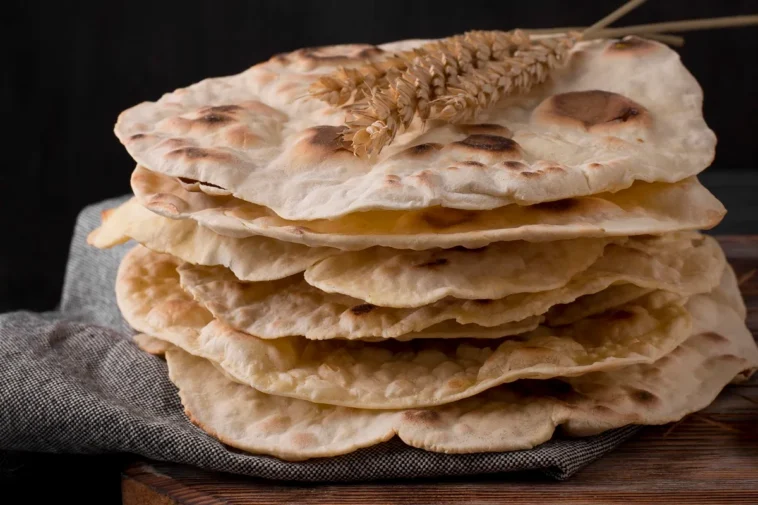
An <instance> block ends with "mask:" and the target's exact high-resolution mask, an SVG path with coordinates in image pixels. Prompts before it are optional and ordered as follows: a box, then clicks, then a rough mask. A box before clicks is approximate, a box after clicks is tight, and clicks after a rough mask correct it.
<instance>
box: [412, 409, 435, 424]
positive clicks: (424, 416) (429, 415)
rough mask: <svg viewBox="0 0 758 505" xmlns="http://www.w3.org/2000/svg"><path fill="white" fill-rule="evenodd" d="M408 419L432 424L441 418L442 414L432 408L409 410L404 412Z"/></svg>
mask: <svg viewBox="0 0 758 505" xmlns="http://www.w3.org/2000/svg"><path fill="white" fill-rule="evenodd" d="M403 417H404V418H405V419H406V421H410V422H417V423H421V424H431V423H435V422H437V421H438V420H439V418H440V415H439V414H438V413H437V412H435V411H434V410H431V409H425V410H407V411H405V412H404V413H403Z"/></svg>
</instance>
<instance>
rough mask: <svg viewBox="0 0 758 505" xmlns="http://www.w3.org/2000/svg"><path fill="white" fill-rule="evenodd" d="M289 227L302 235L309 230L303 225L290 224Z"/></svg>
mask: <svg viewBox="0 0 758 505" xmlns="http://www.w3.org/2000/svg"><path fill="white" fill-rule="evenodd" d="M289 229H290V230H292V231H293V232H295V233H297V234H298V235H304V234H305V233H306V232H309V231H311V229H310V228H307V227H305V226H290V227H289Z"/></svg>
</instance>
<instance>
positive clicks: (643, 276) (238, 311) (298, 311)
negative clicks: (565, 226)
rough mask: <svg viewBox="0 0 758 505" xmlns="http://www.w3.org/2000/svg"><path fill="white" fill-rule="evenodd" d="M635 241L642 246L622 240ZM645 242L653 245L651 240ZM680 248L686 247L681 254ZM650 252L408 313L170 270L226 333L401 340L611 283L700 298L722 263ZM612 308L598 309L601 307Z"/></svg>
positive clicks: (699, 246) (616, 256) (615, 249)
mask: <svg viewBox="0 0 758 505" xmlns="http://www.w3.org/2000/svg"><path fill="white" fill-rule="evenodd" d="M638 242H647V240H646V239H630V240H629V241H628V243H632V244H637V243H638ZM651 242H653V243H656V242H658V240H657V239H652V240H651ZM683 245H684V246H686V247H684V249H683ZM652 247H653V246H652V245H650V244H648V245H641V244H638V245H637V247H627V246H625V245H618V244H611V245H608V246H607V247H606V248H605V252H604V254H603V255H602V256H601V257H600V258H598V259H597V260H596V261H595V262H594V263H593V264H592V265H591V266H590V267H589V268H587V269H585V270H583V271H581V272H579V273H577V274H575V275H574V276H573V277H571V278H570V279H566V280H565V281H564V282H565V284H563V285H561V286H559V287H557V288H555V289H550V290H547V291H539V292H534V293H530V292H526V293H517V294H511V295H509V296H506V297H504V298H497V299H487V298H478V299H474V300H461V299H455V298H444V299H441V300H439V301H436V302H434V303H431V304H428V305H422V306H420V307H414V308H390V307H380V306H376V305H372V304H369V303H366V301H365V300H360V299H356V298H352V297H348V296H345V295H342V294H334V293H325V292H323V291H320V290H318V289H316V288H314V287H312V286H310V285H309V284H308V283H307V282H305V280H304V279H303V277H302V276H301V275H295V276H292V277H289V278H286V279H281V280H278V281H272V282H258V283H247V282H241V281H239V280H238V279H237V278H236V277H235V276H234V275H233V274H232V273H231V272H230V271H229V270H227V269H224V268H220V267H202V266H195V265H190V264H183V265H181V266H179V268H178V271H179V275H180V278H181V284H182V287H183V288H184V289H185V290H186V291H187V292H189V293H190V294H191V295H192V296H193V297H194V298H195V300H197V301H198V302H200V303H201V304H202V305H203V306H204V307H205V308H207V309H208V310H209V311H210V312H211V313H212V314H213V315H214V317H216V318H217V319H219V320H221V321H223V322H224V323H226V324H228V325H229V326H231V327H232V328H235V329H237V330H239V331H242V332H245V333H249V334H251V335H255V336H258V337H261V338H280V337H286V336H295V335H303V336H305V337H306V338H309V339H314V340H322V339H331V338H344V339H365V338H375V337H382V338H399V339H407V338H408V334H414V335H419V334H420V332H425V331H426V330H427V328H430V327H432V326H433V325H438V324H440V323H443V322H445V321H454V322H455V323H458V324H459V325H464V326H463V327H462V326H458V333H455V332H454V331H453V330H452V329H451V331H450V332H449V336H450V337H466V336H470V337H484V336H487V335H485V334H483V333H481V332H480V331H479V330H478V329H476V328H470V327H466V326H469V325H478V326H480V327H497V326H499V325H503V324H506V323H512V322H514V321H521V320H523V319H525V318H531V317H533V316H538V315H541V314H544V313H545V312H547V311H548V309H550V308H551V307H552V306H554V305H558V304H566V303H570V302H572V301H574V300H575V299H576V298H578V297H580V296H583V295H587V294H592V293H598V292H602V291H603V290H605V289H606V288H609V287H611V286H613V285H614V284H620V283H630V284H634V285H635V286H639V287H643V288H649V289H663V290H667V291H670V292H673V293H678V294H681V295H683V296H689V295H692V294H696V293H705V292H708V291H710V290H711V289H713V287H714V286H716V285H717V284H718V282H719V279H720V278H721V272H722V270H723V268H724V265H725V264H726V259H725V258H724V255H723V252H722V251H721V248H720V247H719V245H718V243H717V242H716V241H715V240H714V239H713V238H710V237H705V236H703V235H699V234H691V235H686V236H683V237H682V239H681V243H680V242H676V241H673V242H671V241H667V242H661V243H660V244H659V247H658V248H657V250H656V251H655V253H654V254H650V253H648V252H645V251H643V250H641V249H643V248H652ZM469 254H471V255H474V256H475V255H476V253H469ZM379 280H381V283H379ZM394 281H395V279H394V277H393V276H386V277H384V278H382V279H377V284H380V286H381V288H380V289H381V290H383V291H385V295H384V296H386V297H392V296H394V295H395V294H397V297H398V298H403V297H404V296H408V295H409V294H408V293H406V294H402V293H399V291H400V290H402V289H403V287H404V286H402V285H400V286H398V285H396V284H395V283H394ZM566 281H568V282H566ZM485 287H487V286H486V285H485ZM483 294H484V291H483ZM598 297H599V299H600V300H601V302H599V303H605V304H608V303H609V302H611V303H612V301H613V298H612V297H609V298H608V299H607V300H603V299H602V297H601V296H600V295H598ZM412 302H413V299H412V298H411V301H410V303H409V304H410V305H416V304H415V303H412ZM596 303H597V300H596ZM585 305H586V303H585ZM612 306H613V305H606V308H610V307H612ZM511 333H512V332H508V333H503V335H506V334H511ZM490 336H494V337H497V336H498V335H497V333H495V334H494V335H492V334H491V335H490ZM416 338H418V337H416Z"/></svg>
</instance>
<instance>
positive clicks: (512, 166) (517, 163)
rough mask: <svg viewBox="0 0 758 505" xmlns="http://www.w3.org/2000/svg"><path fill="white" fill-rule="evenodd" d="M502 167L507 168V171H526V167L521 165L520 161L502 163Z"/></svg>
mask: <svg viewBox="0 0 758 505" xmlns="http://www.w3.org/2000/svg"><path fill="white" fill-rule="evenodd" d="M503 166H504V167H505V168H507V169H508V170H526V169H527V168H529V167H527V166H526V165H525V164H524V163H521V162H520V161H504V162H503Z"/></svg>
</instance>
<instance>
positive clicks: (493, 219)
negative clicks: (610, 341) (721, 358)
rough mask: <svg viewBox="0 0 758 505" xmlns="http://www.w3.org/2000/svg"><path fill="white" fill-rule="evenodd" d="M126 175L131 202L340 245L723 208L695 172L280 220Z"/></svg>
mask: <svg viewBox="0 0 758 505" xmlns="http://www.w3.org/2000/svg"><path fill="white" fill-rule="evenodd" d="M131 182H132V189H133V190H134V194H135V196H136V197H137V199H138V200H139V202H140V203H141V204H142V205H144V206H145V207H147V208H148V209H150V210H152V211H153V212H156V213H158V214H161V215H163V216H166V217H169V218H173V219H185V218H191V219H194V220H196V221H197V222H199V223H200V224H202V225H203V226H205V227H207V228H210V229H212V230H214V231H215V232H217V233H220V234H222V235H227V236H230V237H249V236H253V235H262V236H266V237H271V238H275V239H278V240H283V241H287V242H294V243H298V244H305V245H308V246H311V247H319V246H326V247H337V248H339V249H344V250H356V249H366V248H368V247H371V246H385V247H394V248H397V249H413V250H423V249H431V248H434V247H442V248H452V247H457V246H462V247H467V248H479V247H484V246H486V245H488V244H491V243H493V242H501V241H511V240H527V241H530V242H540V241H553V240H562V239H571V238H577V237H619V236H621V237H623V236H628V235H643V234H663V233H669V232H673V231H681V230H697V229H701V230H702V229H709V228H712V227H713V226H716V225H717V224H718V223H719V222H720V221H721V219H722V218H723V217H724V214H725V213H726V210H725V209H724V206H723V205H722V204H721V202H719V201H718V200H717V199H716V198H715V197H714V196H713V195H712V194H711V193H710V192H709V191H708V190H707V189H705V188H704V187H703V186H702V185H701V184H700V183H699V182H698V180H697V179H696V178H691V179H685V180H684V181H681V182H678V183H675V184H647V183H637V184H635V185H633V186H632V187H631V188H629V189H626V190H624V191H619V192H618V193H603V194H598V195H593V196H587V197H578V198H572V199H568V200H560V201H557V202H548V203H544V204H538V205H531V206H520V205H510V206H507V207H503V208H499V209H495V210H490V211H480V212H475V211H462V210H457V209H449V208H444V207H435V208H431V209H426V210H421V211H406V212H403V211H370V212H357V213H354V214H348V215H346V216H343V217H342V218H339V219H333V220H323V219H322V220H316V221H287V220H284V219H282V218H280V217H278V216H277V215H276V214H274V213H273V212H272V211H271V210H270V209H268V208H266V207H261V206H259V205H254V204H251V203H245V202H243V201H242V200H238V199H236V198H232V197H229V196H224V197H219V196H211V195H207V194H205V193H202V192H189V191H186V190H184V189H183V188H182V187H181V184H179V183H178V182H177V181H176V180H175V179H173V178H171V177H166V176H163V175H161V174H158V173H155V172H151V171H149V170H147V169H145V168H144V167H140V166H138V167H137V168H136V169H135V171H134V173H133V174H132V181H131Z"/></svg>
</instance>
